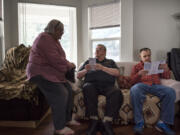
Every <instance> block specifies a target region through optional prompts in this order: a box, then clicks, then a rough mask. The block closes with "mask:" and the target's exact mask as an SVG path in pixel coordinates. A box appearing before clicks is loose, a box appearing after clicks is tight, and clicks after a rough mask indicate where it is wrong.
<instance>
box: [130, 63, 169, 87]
mask: <svg viewBox="0 0 180 135" xmlns="http://www.w3.org/2000/svg"><path fill="white" fill-rule="evenodd" d="M142 69H144V63H143V62H142V61H141V62H139V63H138V64H136V65H135V66H134V67H133V69H132V72H131V84H132V85H133V84H135V83H139V82H142V83H145V84H147V85H152V84H160V78H165V79H169V78H170V70H168V71H164V72H163V73H161V74H152V75H144V76H141V75H139V74H138V72H139V71H140V70H142Z"/></svg>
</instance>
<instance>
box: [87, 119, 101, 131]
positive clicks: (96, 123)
mask: <svg viewBox="0 0 180 135" xmlns="http://www.w3.org/2000/svg"><path fill="white" fill-rule="evenodd" d="M98 128H99V121H98V120H91V122H90V125H89V127H88V130H87V132H86V134H87V135H96V133H97V131H98Z"/></svg>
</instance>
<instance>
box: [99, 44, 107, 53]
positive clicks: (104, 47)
mask: <svg viewBox="0 0 180 135" xmlns="http://www.w3.org/2000/svg"><path fill="white" fill-rule="evenodd" d="M97 46H101V47H103V49H104V51H105V52H106V46H105V45H103V44H98V45H97Z"/></svg>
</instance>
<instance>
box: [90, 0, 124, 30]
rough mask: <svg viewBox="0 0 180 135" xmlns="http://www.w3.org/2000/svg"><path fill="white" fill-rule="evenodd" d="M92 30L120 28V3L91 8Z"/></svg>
mask: <svg viewBox="0 0 180 135" xmlns="http://www.w3.org/2000/svg"><path fill="white" fill-rule="evenodd" d="M89 11H90V29H98V28H107V27H117V26H120V22H121V14H120V3H119V2H116V3H111V4H106V5H102V6H95V7H90V8H89Z"/></svg>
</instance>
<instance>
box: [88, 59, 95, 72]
mask: <svg viewBox="0 0 180 135" xmlns="http://www.w3.org/2000/svg"><path fill="white" fill-rule="evenodd" d="M89 65H90V66H91V70H95V65H96V58H89Z"/></svg>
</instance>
